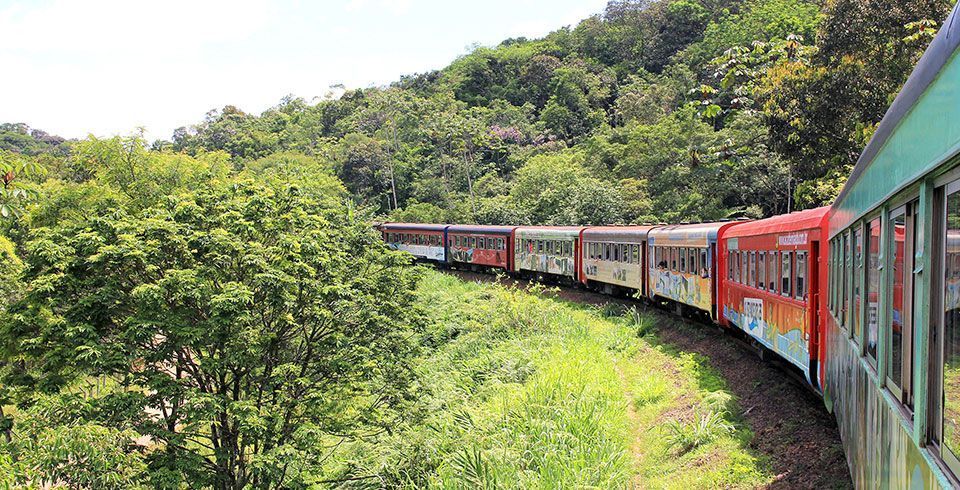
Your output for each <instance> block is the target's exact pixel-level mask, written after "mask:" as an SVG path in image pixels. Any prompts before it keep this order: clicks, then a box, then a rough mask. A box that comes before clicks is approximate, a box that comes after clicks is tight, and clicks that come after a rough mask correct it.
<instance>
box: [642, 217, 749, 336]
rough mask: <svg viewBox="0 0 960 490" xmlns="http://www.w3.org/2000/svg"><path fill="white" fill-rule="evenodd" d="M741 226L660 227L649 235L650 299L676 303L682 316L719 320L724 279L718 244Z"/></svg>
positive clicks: (731, 224) (703, 224)
mask: <svg viewBox="0 0 960 490" xmlns="http://www.w3.org/2000/svg"><path fill="white" fill-rule="evenodd" d="M735 224H737V223H736V222H725V223H701V224H694V225H671V226H660V227H656V228H654V229H652V230H650V232H649V233H648V235H647V237H648V238H647V257H648V260H647V297H648V298H650V299H651V300H653V301H667V302H671V303H673V304H674V305H675V306H676V308H677V311H678V313H681V312H683V311H684V310H688V311H692V312H700V313H702V314H704V315H706V316H709V318H710V319H711V320H714V321H717V320H719V316H718V313H719V312H718V311H717V304H718V299H719V298H721V297H722V296H721V293H722V291H721V288H722V285H723V281H722V277H720V276H719V275H718V274H717V273H716V271H717V265H718V264H717V260H718V256H717V240H718V238H719V236H720V234H721V233H722V232H724V231H726V230H727V228H730V227H731V226H734V225H735Z"/></svg>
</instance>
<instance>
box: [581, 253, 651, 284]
mask: <svg viewBox="0 0 960 490" xmlns="http://www.w3.org/2000/svg"><path fill="white" fill-rule="evenodd" d="M583 274H584V275H585V276H587V279H589V280H591V281H595V282H602V283H606V284H615V285H617V286H623V287H627V288H633V289H640V287H641V285H642V282H643V266H642V264H627V263H621V262H610V261H606V260H595V259H589V258H584V260H583Z"/></svg>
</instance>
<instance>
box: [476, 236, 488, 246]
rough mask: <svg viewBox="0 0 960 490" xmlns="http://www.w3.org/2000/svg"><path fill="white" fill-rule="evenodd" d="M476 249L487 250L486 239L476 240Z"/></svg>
mask: <svg viewBox="0 0 960 490" xmlns="http://www.w3.org/2000/svg"><path fill="white" fill-rule="evenodd" d="M477 248H487V239H486V238H484V237H480V238H477Z"/></svg>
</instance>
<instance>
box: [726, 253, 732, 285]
mask: <svg viewBox="0 0 960 490" xmlns="http://www.w3.org/2000/svg"><path fill="white" fill-rule="evenodd" d="M727 280H728V281H733V252H727Z"/></svg>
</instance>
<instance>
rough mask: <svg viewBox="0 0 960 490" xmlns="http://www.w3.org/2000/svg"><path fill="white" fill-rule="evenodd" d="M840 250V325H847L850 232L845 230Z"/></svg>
mask: <svg viewBox="0 0 960 490" xmlns="http://www.w3.org/2000/svg"><path fill="white" fill-rule="evenodd" d="M840 243H841V245H840V247H841V248H842V251H841V253H840V262H841V264H840V266H841V271H840V326H842V327H844V328H846V327H847V312H848V311H850V295H849V294H848V293H849V292H850V275H851V270H850V260H851V258H850V257H851V255H850V232H849V231H846V232H844V233H843V236H842V237H841V242H840Z"/></svg>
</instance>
